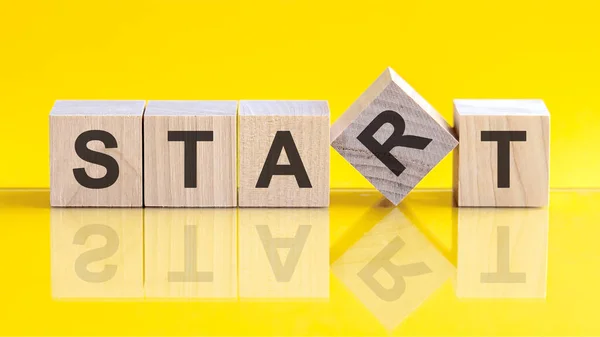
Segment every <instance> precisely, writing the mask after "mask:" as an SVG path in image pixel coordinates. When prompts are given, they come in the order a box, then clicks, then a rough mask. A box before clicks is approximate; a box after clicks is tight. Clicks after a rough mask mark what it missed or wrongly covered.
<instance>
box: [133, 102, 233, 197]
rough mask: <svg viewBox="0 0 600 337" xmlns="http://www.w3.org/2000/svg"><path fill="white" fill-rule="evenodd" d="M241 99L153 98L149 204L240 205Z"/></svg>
mask: <svg viewBox="0 0 600 337" xmlns="http://www.w3.org/2000/svg"><path fill="white" fill-rule="evenodd" d="M236 113H237V102H236V101H149V102H148V106H147V107H146V112H145V114H144V165H145V166H144V204H145V205H146V206H171V207H235V206H236V205H237V202H236V198H237V195H236V139H237V134H236Z"/></svg>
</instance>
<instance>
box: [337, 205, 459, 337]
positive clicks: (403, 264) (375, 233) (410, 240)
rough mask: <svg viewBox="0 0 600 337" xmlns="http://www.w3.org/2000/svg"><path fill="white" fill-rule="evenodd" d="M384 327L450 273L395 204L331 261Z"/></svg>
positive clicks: (396, 320) (404, 314)
mask: <svg viewBox="0 0 600 337" xmlns="http://www.w3.org/2000/svg"><path fill="white" fill-rule="evenodd" d="M331 270H332V272H333V274H334V275H335V276H336V277H337V278H338V279H340V281H342V283H344V285H346V287H347V288H348V289H349V290H350V292H352V293H353V294H354V295H355V296H356V297H357V298H358V299H359V300H360V302H361V303H362V304H364V305H365V307H367V309H368V310H369V311H370V312H371V313H372V314H373V315H374V316H375V317H376V318H377V319H378V320H379V321H380V322H381V324H383V325H384V326H385V327H386V328H387V329H388V330H392V329H394V328H395V327H396V326H398V325H399V324H400V323H401V322H402V321H403V320H404V319H405V318H407V317H408V316H409V315H410V313H411V312H413V311H414V310H416V309H417V308H418V307H419V306H420V305H421V304H422V303H423V302H424V301H425V300H427V298H428V297H429V296H430V295H431V294H432V293H433V292H435V291H436V290H437V289H438V288H439V287H441V286H442V284H443V283H444V282H445V281H446V280H448V279H450V277H452V276H453V275H454V273H455V268H454V266H453V265H452V264H451V263H450V262H449V261H448V260H447V259H446V258H445V257H444V256H443V255H442V254H441V253H440V252H439V251H438V250H437V249H436V247H435V246H434V245H433V244H432V243H431V242H430V241H429V240H428V239H427V238H426V237H425V235H423V234H422V233H421V232H420V231H419V229H417V227H416V226H415V225H413V224H412V223H411V222H410V220H409V219H408V218H407V217H406V216H405V215H404V214H402V213H401V212H400V211H399V210H398V209H396V208H394V209H392V210H391V212H390V213H389V214H388V215H386V216H385V218H383V219H382V220H381V221H380V222H379V223H378V224H376V225H375V226H374V227H373V228H371V229H370V230H369V231H368V232H367V233H365V234H364V235H363V236H362V238H360V239H359V240H358V241H357V242H356V243H355V244H354V245H353V246H352V247H350V248H349V249H348V250H347V251H346V252H345V253H344V254H343V255H342V256H341V257H340V258H339V259H337V260H336V261H335V262H334V263H333V265H332V266H331Z"/></svg>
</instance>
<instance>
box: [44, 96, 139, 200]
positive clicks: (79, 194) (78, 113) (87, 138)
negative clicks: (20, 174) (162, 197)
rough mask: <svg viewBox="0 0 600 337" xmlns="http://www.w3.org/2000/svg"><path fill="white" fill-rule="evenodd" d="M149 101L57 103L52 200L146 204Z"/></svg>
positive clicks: (52, 141) (53, 114) (52, 134)
mask: <svg viewBox="0 0 600 337" xmlns="http://www.w3.org/2000/svg"><path fill="white" fill-rule="evenodd" d="M144 104H145V101H56V102H55V103H54V107H53V108H52V111H51V112H50V204H51V206H65V207H141V206H142V114H143V113H144Z"/></svg>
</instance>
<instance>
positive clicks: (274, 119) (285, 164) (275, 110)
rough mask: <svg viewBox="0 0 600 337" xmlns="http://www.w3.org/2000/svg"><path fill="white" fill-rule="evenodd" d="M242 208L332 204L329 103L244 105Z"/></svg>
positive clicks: (241, 174) (241, 144)
mask: <svg viewBox="0 0 600 337" xmlns="http://www.w3.org/2000/svg"><path fill="white" fill-rule="evenodd" d="M239 109H240V116H239V118H240V124H239V128H240V130H239V206H240V207H327V206H329V106H328V104H327V102H326V101H241V102H240V107H239Z"/></svg>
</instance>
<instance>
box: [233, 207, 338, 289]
mask: <svg viewBox="0 0 600 337" xmlns="http://www.w3.org/2000/svg"><path fill="white" fill-rule="evenodd" d="M239 216H240V221H239V252H240V268H239V270H240V280H239V284H240V298H255V299H256V298H263V299H264V298H271V299H273V298H295V299H299V298H302V299H310V298H313V299H314V298H328V297H329V212H328V211H327V210H326V209H260V210H259V209H240V210H239Z"/></svg>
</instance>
